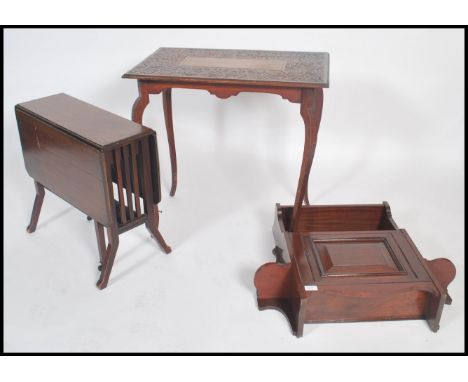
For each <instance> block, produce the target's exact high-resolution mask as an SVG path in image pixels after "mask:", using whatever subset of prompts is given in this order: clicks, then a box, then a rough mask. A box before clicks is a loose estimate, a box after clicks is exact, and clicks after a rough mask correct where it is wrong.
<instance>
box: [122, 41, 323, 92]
mask: <svg viewBox="0 0 468 382" xmlns="http://www.w3.org/2000/svg"><path fill="white" fill-rule="evenodd" d="M328 62H329V61H328V53H325V52H282V51H262V50H231V49H188V48H159V49H158V50H157V51H156V52H154V53H153V54H152V55H150V56H149V57H147V58H146V59H145V60H143V61H142V62H141V63H139V64H138V65H137V66H135V67H134V68H133V69H131V70H129V71H128V72H127V73H125V74H124V75H123V78H134V79H139V80H151V81H161V82H163V81H177V82H190V83H200V82H208V83H217V84H232V85H234V84H235V85H256V86H283V87H303V88H317V87H320V88H327V87H328V67H329V65H328Z"/></svg>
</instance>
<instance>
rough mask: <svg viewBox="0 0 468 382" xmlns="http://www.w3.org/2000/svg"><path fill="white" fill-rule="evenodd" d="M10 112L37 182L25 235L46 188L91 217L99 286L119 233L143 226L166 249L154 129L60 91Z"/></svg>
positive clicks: (31, 227)
mask: <svg viewBox="0 0 468 382" xmlns="http://www.w3.org/2000/svg"><path fill="white" fill-rule="evenodd" d="M15 112H16V118H17V121H18V129H19V133H20V138H21V146H22V148H23V154H24V163H25V166H26V170H27V172H28V174H29V175H30V176H31V177H32V178H33V179H34V183H35V186H36V199H35V201H34V207H33V211H32V216H31V222H30V224H29V226H28V228H27V231H28V232H29V233H33V232H34V231H35V230H36V225H37V221H38V219H39V214H40V212H41V207H42V202H43V200H44V194H45V192H44V189H45V188H46V189H47V190H49V191H51V192H53V193H54V194H56V195H57V196H59V197H60V198H62V199H64V200H65V201H67V202H68V203H70V204H71V205H72V206H74V207H75V208H77V209H79V210H80V211H82V212H84V213H85V214H86V215H88V218H89V219H93V220H94V222H95V228H96V236H97V242H98V250H99V257H100V262H101V265H100V266H99V269H100V271H101V275H100V278H99V280H98V282H97V286H98V288H99V289H103V288H105V287H106V286H107V283H108V280H109V276H110V273H111V270H112V266H113V263H114V258H115V254H116V252H117V247H118V246H119V235H120V234H121V233H124V232H126V231H128V230H130V229H132V228H134V227H136V226H138V225H140V224H145V225H146V227H147V228H148V230H149V232H150V234H151V235H152V237H154V238H155V240H156V241H157V242H158V243H159V244H160V245H161V247H162V248H163V249H164V251H165V252H166V253H169V252H170V251H171V248H170V247H169V246H168V245H167V244H166V242H165V241H164V238H163V237H162V235H161V233H160V232H159V230H158V223H159V212H158V208H157V207H158V203H159V201H160V199H161V192H160V182H159V164H158V151H157V141H156V133H155V132H154V131H153V130H152V129H149V128H147V127H144V126H141V125H140V124H137V123H134V122H131V121H129V120H127V119H124V118H122V117H119V116H117V115H115V114H112V113H109V112H107V111H105V110H102V109H99V108H97V107H95V106H93V105H90V104H88V103H86V102H83V101H80V100H78V99H76V98H73V97H70V96H68V95H66V94H56V95H53V96H49V97H44V98H40V99H36V100H34V101H29V102H24V103H21V104H18V105H16V107H15ZM114 186H115V188H116V192H114ZM104 227H106V228H107V242H108V244H107V246H106V240H105V237H104Z"/></svg>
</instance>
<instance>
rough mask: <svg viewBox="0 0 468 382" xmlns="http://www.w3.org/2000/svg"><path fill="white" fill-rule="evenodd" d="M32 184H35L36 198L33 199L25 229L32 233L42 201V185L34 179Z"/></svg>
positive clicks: (43, 193)
mask: <svg viewBox="0 0 468 382" xmlns="http://www.w3.org/2000/svg"><path fill="white" fill-rule="evenodd" d="M34 185H35V186H36V198H35V199H34V206H33V210H32V213H31V220H30V222H29V225H28V227H27V228H26V231H27V232H28V233H33V232H34V231H36V227H37V221H38V220H39V214H40V213H41V208H42V202H43V201H44V195H45V191H44V186H43V185H42V184H40V183H39V182H36V181H34Z"/></svg>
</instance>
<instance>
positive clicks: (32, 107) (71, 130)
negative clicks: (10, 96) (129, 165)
mask: <svg viewBox="0 0 468 382" xmlns="http://www.w3.org/2000/svg"><path fill="white" fill-rule="evenodd" d="M16 107H17V108H18V109H19V110H22V111H25V112H27V113H30V114H33V115H34V116H36V117H38V118H40V119H42V120H45V121H46V122H47V123H49V124H51V125H53V126H54V127H56V128H58V129H60V130H63V131H65V132H67V133H68V134H70V135H73V136H75V137H76V138H78V139H80V140H82V141H85V142H87V143H89V144H90V145H92V146H94V147H97V148H99V149H105V148H108V147H114V146H116V145H118V144H119V143H121V142H125V141H128V140H130V139H137V138H139V137H143V136H146V135H150V134H152V133H153V130H151V129H149V128H147V127H144V126H142V125H140V124H138V123H135V122H132V121H130V120H128V119H125V118H122V117H120V116H118V115H116V114H113V113H110V112H108V111H106V110H103V109H100V108H98V107H96V106H93V105H91V104H89V103H86V102H83V101H80V100H79V99H77V98H74V97H71V96H69V95H67V94H64V93H60V94H55V95H52V96H48V97H44V98H39V99H36V100H33V101H28V102H23V103H20V104H18V105H16Z"/></svg>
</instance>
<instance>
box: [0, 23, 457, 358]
mask: <svg viewBox="0 0 468 382" xmlns="http://www.w3.org/2000/svg"><path fill="white" fill-rule="evenodd" d="M4 42H5V48H4V55H5V69H4V80H5V85H4V86H5V90H4V95H5V99H4V116H5V117H4V142H5V143H4V160H5V174H4V206H5V212H4V221H5V222H6V223H7V224H5V228H4V234H5V248H4V250H5V254H4V265H5V271H4V275H5V281H4V283H5V350H6V351H176V352H177V351H311V352H315V351H321V352H324V351H325V352H334V351H350V352H353V351H377V352H378V351H462V350H463V348H464V343H463V338H464V325H463V324H464V313H463V312H464V291H463V286H464V273H463V267H464V245H463V243H464V233H463V225H464V199H463V194H464V164H463V155H464V143H463V138H464V130H463V127H464V106H463V92H464V88H463V84H464V68H463V65H464V62H463V32H462V31H460V30H430V29H425V30H414V29H411V30H369V29H363V30H359V29H355V30H344V29H333V30H320V29H315V30H303V29H301V30H275V29H266V30H257V29H256V30H189V29H181V30H174V29H171V30H147V29H141V30H134V29H132V30H125V29H113V30H82V29H80V30H73V29H69V30H34V29H28V30H7V31H6V32H5V41H4ZM161 46H173V47H200V48H238V49H266V50H297V51H327V52H329V53H330V88H329V89H325V100H324V110H323V117H322V124H321V131H320V133H319V141H318V146H317V150H316V156H315V160H314V164H313V166H312V172H311V176H310V183H309V184H310V188H309V193H310V197H311V203H313V204H345V203H380V202H381V201H382V200H387V201H388V202H389V203H390V205H391V207H392V212H393V216H394V218H395V220H396V222H397V224H398V225H399V226H400V227H402V228H406V229H407V230H408V232H409V234H410V235H411V237H412V238H413V240H414V242H415V243H416V245H417V247H418V248H419V250H420V251H421V252H422V254H423V256H425V257H426V258H428V259H433V258H436V257H448V258H450V259H451V260H452V261H453V262H454V263H455V265H456V267H457V271H458V273H457V277H456V278H455V280H454V282H453V283H452V284H451V285H450V287H449V292H450V294H451V296H452V298H453V301H454V302H453V304H452V305H451V306H446V307H445V309H444V312H443V316H442V320H441V329H440V330H439V332H438V333H437V334H434V333H432V332H431V331H430V330H429V328H428V326H427V324H426V322H425V321H422V320H421V321H419V320H418V321H395V322H371V323H349V324H308V325H306V326H305V330H304V337H303V338H301V339H296V338H295V337H294V336H292V334H291V331H290V328H289V324H288V322H287V320H286V319H285V318H284V317H283V316H282V315H281V314H280V313H278V312H275V311H272V310H268V311H263V312H260V311H258V309H257V306H256V299H255V288H254V286H253V276H254V273H255V271H256V269H257V268H258V267H259V266H260V265H261V264H263V263H265V262H267V261H273V260H274V257H273V256H272V254H271V249H272V248H273V239H272V235H271V225H272V222H273V211H274V204H275V203H276V202H281V203H283V204H289V203H292V202H293V198H294V192H295V188H296V184H297V178H298V174H299V167H300V160H301V155H302V147H303V131H304V129H303V124H302V119H301V118H300V116H299V106H298V105H297V104H291V103H289V102H287V101H284V100H282V99H281V98H280V97H278V96H275V95H266V94H253V93H250V94H248V93H241V94H239V95H238V96H237V97H232V98H229V99H228V100H220V99H218V98H216V97H214V96H211V95H209V94H208V93H207V92H205V91H196V90H178V89H176V90H174V91H173V112H174V128H175V135H176V146H177V149H178V151H177V154H178V167H179V183H178V190H177V194H176V196H175V197H174V198H170V197H169V195H168V193H169V188H170V164H169V155H168V148H167V142H166V134H165V129H164V120H163V113H162V102H161V97H160V96H159V95H155V96H152V97H151V103H150V105H149V106H148V107H147V109H146V112H145V115H144V121H143V122H144V124H146V125H148V126H150V127H153V128H155V129H156V131H157V132H158V141H159V148H160V153H159V156H160V162H161V171H162V174H161V179H162V193H163V200H162V202H161V204H160V209H161V210H162V211H163V213H162V215H161V225H160V228H161V232H162V233H163V235H164V236H165V238H166V240H167V242H168V243H169V244H170V245H171V246H172V248H173V252H172V254H170V255H165V254H163V253H162V252H161V251H160V249H159V247H158V246H157V245H156V244H155V243H154V242H153V241H152V240H151V238H150V237H149V234H148V233H147V231H146V230H145V228H144V227H139V228H138V229H135V230H133V231H130V232H128V233H126V234H124V235H123V236H122V237H121V241H120V247H119V251H118V253H117V258H116V261H115V265H114V269H113V272H112V275H111V279H110V282H109V286H108V288H107V289H106V290H104V291H99V290H97V289H96V287H95V286H94V285H95V281H96V280H97V278H98V271H97V263H98V253H97V245H96V240H95V235H94V227H93V224H92V223H90V222H87V221H86V219H85V217H84V216H83V214H81V213H80V212H78V211H77V210H75V209H73V208H72V207H70V206H69V205H68V204H66V203H65V202H63V201H62V200H60V199H59V198H57V197H56V196H54V195H52V194H49V193H47V194H46V198H45V201H44V205H43V211H42V214H41V217H40V220H39V224H38V229H37V231H36V233H34V234H33V235H28V234H27V233H26V231H25V228H26V226H27V224H28V221H29V217H30V212H31V208H32V203H33V199H34V186H33V182H32V180H31V179H30V178H29V177H28V176H27V173H26V171H25V169H24V163H23V160H22V156H21V148H20V142H19V136H18V132H17V126H16V122H15V118H14V110H13V108H14V105H15V104H16V103H19V102H24V101H27V100H31V99H34V98H39V97H42V96H46V95H50V94H54V93H58V92H65V93H67V94H70V95H72V96H75V97H77V98H80V99H82V100H84V101H87V102H90V103H93V104H95V105H96V106H99V107H102V108H104V109H107V110H109V111H111V112H114V113H117V114H119V115H121V116H124V117H127V118H129V117H130V110H131V106H132V103H133V101H134V99H135V98H136V96H137V87H136V81H134V80H124V79H121V78H120V77H121V75H122V74H123V73H124V72H125V71H127V70H128V69H130V68H131V67H133V66H134V65H135V64H137V63H138V62H140V61H141V60H142V59H143V58H145V57H146V56H148V55H149V54H150V53H152V52H153V51H154V50H156V49H157V48H158V47H161Z"/></svg>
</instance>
